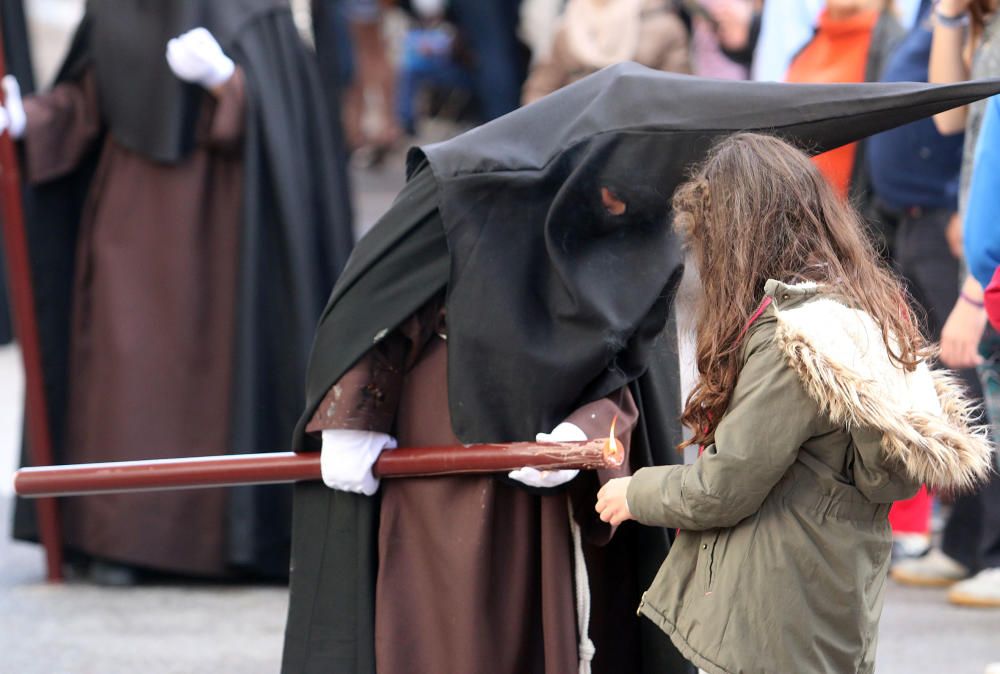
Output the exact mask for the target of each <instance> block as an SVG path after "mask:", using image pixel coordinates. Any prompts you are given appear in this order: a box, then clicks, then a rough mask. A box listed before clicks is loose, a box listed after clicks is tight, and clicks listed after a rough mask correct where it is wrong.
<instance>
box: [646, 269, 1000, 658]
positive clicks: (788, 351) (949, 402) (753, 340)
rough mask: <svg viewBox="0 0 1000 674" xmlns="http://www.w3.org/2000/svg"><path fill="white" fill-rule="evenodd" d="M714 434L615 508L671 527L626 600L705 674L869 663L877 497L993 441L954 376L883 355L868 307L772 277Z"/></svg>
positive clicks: (893, 493)
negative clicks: (663, 547)
mask: <svg viewBox="0 0 1000 674" xmlns="http://www.w3.org/2000/svg"><path fill="white" fill-rule="evenodd" d="M765 292H766V294H767V296H769V297H770V298H771V299H772V303H771V305H770V306H769V307H768V308H767V309H766V311H765V312H764V313H763V314H762V315H761V317H760V318H759V319H758V320H757V321H755V322H754V324H753V325H752V327H751V329H750V330H749V331H748V333H747V335H746V336H745V337H744V346H743V365H742V369H741V371H740V374H739V377H738V379H737V383H736V387H735V390H734V393H733V397H732V401H731V402H730V405H729V408H728V410H727V412H726V414H725V415H724V416H723V418H722V419H721V420H720V422H719V425H718V427H717V429H716V433H715V441H714V443H713V444H712V445H710V446H708V447H706V448H705V451H704V452H703V453H702V455H701V456H700V457H699V459H698V460H697V461H696V462H695V463H694V464H692V465H687V466H660V467H653V468H643V469H641V470H639V471H638V472H637V473H636V474H635V476H634V477H633V478H632V480H631V482H630V484H629V488H628V494H627V500H628V504H629V508H630V510H631V512H632V514H633V516H634V517H635V518H636V519H637V520H638V521H639V522H641V523H643V524H648V525H652V526H662V527H678V528H680V529H681V532H680V533H679V535H678V538H677V541H676V543H675V544H674V546H673V547H672V548H671V551H670V554H669V556H668V557H667V559H666V561H665V562H664V564H663V566H662V568H661V569H660V572H659V574H658V575H657V576H656V578H655V580H654V582H653V584H652V585H651V586H650V588H649V590H648V591H647V592H646V593H645V594H644V595H643V599H642V603H641V604H640V606H639V613H640V615H644V616H646V617H647V618H649V619H650V620H652V621H653V622H654V623H656V624H657V625H658V626H659V627H660V628H661V629H663V630H664V631H665V632H666V633H667V634H668V635H669V636H670V638H671V639H672V640H673V642H674V644H675V645H676V646H677V647H678V648H679V649H680V651H681V653H683V654H684V656H685V657H687V658H688V659H690V660H691V661H692V662H693V663H694V664H696V665H697V666H698V667H700V668H701V669H704V670H705V671H707V672H709V674H744V673H746V674H751V673H752V674H763V673H765V672H766V673H767V674H810V673H814V672H815V673H820V672H822V673H829V674H847V673H848V672H851V673H854V672H871V671H873V669H874V664H875V645H876V637H877V631H878V620H879V616H880V614H881V611H882V604H883V599H884V594H885V583H886V575H887V572H888V568H889V552H890V547H891V532H890V529H889V523H888V519H887V516H888V512H889V507H890V505H891V504H892V502H893V501H896V500H899V499H904V498H908V497H910V496H912V495H913V494H914V493H915V492H916V491H917V489H918V487H919V486H920V485H921V484H927V485H929V486H930V487H932V488H934V489H938V490H956V489H967V488H970V487H972V486H973V485H975V484H976V483H977V482H978V481H979V480H981V479H983V478H984V476H985V475H987V473H988V472H989V470H990V463H991V461H990V451H991V450H990V446H989V444H988V441H987V440H986V436H985V431H984V429H982V428H975V427H973V424H972V420H973V416H974V414H973V411H972V407H971V406H970V404H969V403H968V402H967V401H965V400H964V399H963V398H962V395H961V393H960V391H959V389H958V388H957V387H956V385H955V384H954V383H953V381H952V380H951V378H950V377H949V376H948V375H947V374H946V373H944V372H941V371H935V370H931V369H930V368H928V367H927V366H926V364H921V365H920V366H919V367H918V368H917V369H916V370H915V371H914V372H905V371H904V370H903V369H902V368H900V367H898V366H897V365H896V364H895V363H894V362H893V361H891V360H890V358H889V356H888V352H887V350H886V348H885V345H884V342H883V339H882V334H881V331H880V330H879V328H878V327H877V326H876V325H875V323H874V322H873V321H872V319H871V318H870V317H869V316H868V315H867V314H865V313H863V312H861V311H858V310H855V309H852V308H849V307H848V306H846V305H845V304H843V303H841V302H839V301H837V299H835V297H834V296H833V295H827V294H824V292H823V291H822V290H821V289H820V288H818V287H817V286H815V285H813V284H801V285H794V286H790V285H785V284H782V283H779V282H777V281H769V282H768V283H767V285H766V288H765Z"/></svg>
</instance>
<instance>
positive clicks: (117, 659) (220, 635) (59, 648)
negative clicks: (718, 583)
mask: <svg viewBox="0 0 1000 674" xmlns="http://www.w3.org/2000/svg"><path fill="white" fill-rule="evenodd" d="M400 175H401V170H400V167H399V164H398V163H396V164H394V165H393V167H392V168H391V170H389V171H387V172H385V173H382V174H376V173H371V172H368V173H365V174H362V175H360V176H359V178H358V180H357V181H356V186H357V187H358V188H359V189H360V191H361V193H362V197H361V198H360V200H359V202H358V203H357V205H356V206H357V212H358V215H359V218H358V220H359V222H360V223H361V227H360V228H361V229H364V228H365V226H366V225H367V224H369V223H370V222H371V221H372V220H373V219H374V218H375V217H377V215H378V213H379V212H381V210H383V209H384V208H385V206H386V205H387V203H388V202H389V200H391V198H392V196H393V195H394V194H395V191H396V189H397V187H398V184H399V181H400V180H401V178H400ZM20 395H21V374H20V368H19V363H18V355H17V353H16V351H15V350H14V349H13V348H11V347H7V348H2V349H0V674H134V673H136V672H141V673H142V674H175V673H176V674H193V673H202V672H212V673H222V674H228V673H230V672H233V673H236V672H239V673H240V674H258V673H260V674H269V673H273V672H277V670H278V663H279V660H280V650H281V632H282V629H283V623H284V614H285V606H286V597H285V592H284V590H283V589H282V588H276V587H249V588H243V587H214V586H196V587H191V586H185V587H182V586H161V587H144V588H141V589H132V590H107V589H97V588H94V587H89V586H86V585H82V584H72V583H70V584H66V585H61V586H50V585H46V584H45V583H44V582H43V565H42V558H41V555H40V553H39V550H38V549H37V547H36V546H31V545H25V544H20V543H13V542H11V541H10V540H9V537H8V533H7V532H8V526H9V521H10V512H9V511H10V489H9V484H8V482H7V480H6V477H5V476H6V475H7V474H8V471H9V470H12V469H13V467H14V462H15V456H16V451H15V448H16V447H17V442H18V440H17V437H18V434H19V426H20V422H19V415H20V402H19V401H20ZM831 600H833V601H835V600H836V598H831ZM880 638H881V642H880V644H881V645H880V651H879V668H878V671H879V672H881V673H887V674H911V673H913V674H924V673H925V674H982V672H983V668H984V666H985V664H986V663H987V662H991V661H1000V612H988V611H978V610H972V609H958V608H952V607H949V606H948V605H947V604H946V603H945V601H944V596H943V593H941V592H940V591H921V590H908V589H903V588H899V587H896V586H892V587H890V588H889V597H888V602H887V605H886V609H885V614H884V617H883V620H882V632H881V637H880ZM331 674H336V673H331ZM415 674H422V673H415ZM442 674H447V673H442ZM462 674H465V673H462ZM622 674H628V673H622ZM843 674H847V673H843Z"/></svg>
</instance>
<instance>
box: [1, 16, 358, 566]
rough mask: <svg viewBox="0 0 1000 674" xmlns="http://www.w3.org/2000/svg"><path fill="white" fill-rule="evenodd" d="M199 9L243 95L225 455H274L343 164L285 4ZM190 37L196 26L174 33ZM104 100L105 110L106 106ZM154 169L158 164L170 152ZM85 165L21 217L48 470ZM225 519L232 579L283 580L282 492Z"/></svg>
mask: <svg viewBox="0 0 1000 674" xmlns="http://www.w3.org/2000/svg"><path fill="white" fill-rule="evenodd" d="M177 4H178V5H181V4H185V5H190V4H193V3H191V2H190V0H183V2H178V3H177ZM109 6H110V7H111V9H112V11H113V10H114V7H115V6H114V4H111V5H108V4H107V3H106V2H104V3H103V4H102V3H94V5H93V6H92V8H91V9H95V8H96V9H103V10H105V11H106V9H107V7H109ZM199 11H201V14H200V15H199V16H197V17H196V18H197V21H196V23H195V24H194V25H207V26H208V27H209V28H210V29H211V30H212V32H213V34H215V36H216V38H217V39H218V40H219V42H220V44H221V46H222V48H223V50H224V51H225V52H226V54H227V55H229V56H230V57H231V58H232V59H233V60H234V61H235V62H236V64H237V65H238V66H239V67H240V69H241V71H242V72H243V74H244V77H245V79H246V86H247V113H246V114H247V117H246V123H245V135H244V141H243V142H244V145H243V154H242V156H243V166H244V180H243V195H244V197H243V200H244V201H243V207H242V216H241V219H242V222H241V230H240V232H241V237H240V240H241V242H240V250H239V253H238V255H239V277H238V282H237V297H236V302H237V325H236V326H235V331H234V333H235V343H234V345H233V352H234V368H233V371H234V381H233V384H232V390H233V393H234V395H233V399H232V412H231V418H230V419H229V420H228V425H229V428H230V443H229V446H230V448H231V452H233V453H257V452H269V451H276V450H280V449H284V448H285V447H286V446H287V439H288V433H289V432H290V430H291V429H292V428H293V427H294V424H295V419H296V418H297V415H298V413H299V411H300V410H301V406H302V389H301V378H302V375H303V373H304V371H305V366H306V356H307V353H308V348H309V342H310V339H311V335H312V333H313V330H314V328H315V325H316V321H317V318H318V316H319V314H320V312H321V310H322V307H323V303H324V301H325V296H326V293H327V291H328V289H329V287H330V286H331V285H332V284H333V282H334V281H335V279H336V278H337V276H338V274H339V271H340V269H341V267H342V266H343V263H344V261H345V260H346V258H347V255H348V254H349V251H350V248H351V246H352V239H353V235H352V232H351V222H350V220H351V217H350V208H349V201H348V195H347V193H346V186H347V181H346V175H345V167H344V163H343V157H342V153H340V152H338V147H339V142H338V139H337V138H335V129H334V127H333V125H332V124H331V123H330V121H329V115H328V113H327V99H326V95H325V93H324V91H323V88H322V86H321V84H320V81H319V78H318V74H317V70H316V65H315V62H314V59H313V56H312V55H311V54H310V53H309V52H307V50H306V49H305V48H304V46H303V44H302V42H301V39H300V37H299V35H298V33H297V31H296V29H295V27H294V24H293V22H292V18H291V14H290V11H289V10H288V8H287V5H286V3H284V2H281V1H280V0H238V1H234V2H227V3H201V9H200V10H199ZM95 20H100V14H97V15H89V16H88V17H85V19H84V22H83V24H81V28H80V30H79V31H78V33H77V36H76V38H75V40H74V44H73V46H72V47H71V50H70V54H69V57H68V58H67V62H66V64H65V65H64V66H63V69H62V72H61V75H60V79H66V78H72V77H75V76H77V75H79V73H80V72H81V71H82V70H83V69H86V68H91V67H95V66H99V65H100V63H101V59H100V58H98V54H99V50H97V49H95V48H94V44H93V41H92V36H93V33H92V31H93V27H94V22H95ZM190 27H194V26H193V25H191V26H185V27H184V28H190ZM156 51H157V53H158V56H157V57H156V58H157V59H162V52H160V50H159V49H157V50H156ZM98 79H99V80H100V73H98ZM202 95H204V94H202ZM109 103H110V105H111V106H112V107H114V101H113V100H111V101H109ZM102 107H103V106H102ZM184 114H185V113H184V111H183V110H181V111H180V112H178V115H181V116H183V115H184ZM105 121H106V122H111V123H110V124H109V126H110V127H111V128H110V131H109V132H110V133H115V134H116V139H117V140H120V141H122V142H123V143H126V144H127V143H133V145H134V146H135V147H134V149H135V150H136V151H137V152H145V151H146V150H147V149H148V150H149V152H150V155H149V156H150V157H151V158H155V157H158V156H160V154H159V151H160V150H161V149H162V148H163V147H169V144H168V145H163V144H159V145H155V146H151V148H146V147H144V146H143V143H145V142H147V141H149V142H152V139H156V138H158V136H157V134H158V133H159V132H160V131H161V130H162V129H160V128H157V129H151V130H150V134H149V136H148V137H145V136H141V135H140V136H136V137H135V139H134V140H133V139H132V137H130V136H129V135H128V134H129V133H132V132H133V131H134V128H135V127H134V126H129V125H125V126H123V127H121V129H122V131H121V134H122V136H121V137H119V136H118V135H117V134H118V132H116V126H115V124H114V121H115V120H114V119H113V118H112V119H109V120H105ZM126 121H127V120H126ZM161 126H162V125H161ZM183 135H184V134H183V133H181V134H179V135H174V136H169V135H168V136H165V137H167V138H168V140H169V141H170V142H173V139H175V138H180V140H179V141H177V142H178V144H177V148H178V149H179V151H183V150H184V144H183V140H184V138H183ZM100 145H101V144H100V143H98V144H97V146H98V147H99V146H100ZM163 158H164V159H165V160H169V154H167V155H164V157H163ZM93 159H95V158H91V159H90V160H89V161H85V162H84V163H83V165H81V166H80V167H79V169H78V170H77V171H76V172H75V173H74V174H73V175H71V176H68V177H67V178H64V179H62V180H58V181H54V184H45V185H42V186H40V187H38V188H36V189H34V190H32V192H33V195H31V200H32V203H33V202H35V201H37V202H38V203H37V209H33V210H31V211H29V215H28V218H29V220H28V222H29V223H31V225H30V226H29V232H42V233H43V234H42V236H43V237H48V238H54V237H58V240H57V241H47V240H38V239H37V235H36V237H33V240H32V241H30V244H31V255H32V258H33V259H32V266H33V272H34V276H35V278H36V279H43V284H44V285H42V286H40V287H38V293H37V295H38V297H37V304H38V307H39V313H40V323H41V330H42V342H43V345H42V346H43V357H44V360H45V362H44V366H45V369H46V375H45V376H46V392H47V394H48V396H49V400H48V405H49V411H50V417H51V423H52V426H53V431H54V436H55V438H56V448H55V449H56V457H57V461H58V460H59V456H60V452H61V448H62V446H63V443H64V442H65V438H64V436H65V429H64V428H63V426H64V420H65V400H66V394H65V377H66V362H65V361H66V352H67V340H68V326H67V321H68V317H69V314H70V312H71V308H70V306H69V295H70V293H69V290H70V287H71V283H72V278H73V269H72V267H73V250H74V249H75V228H76V225H77V223H78V222H79V219H80V208H81V205H82V196H83V195H84V194H85V193H86V188H87V184H88V181H89V179H90V175H91V173H92V168H93V164H92V162H93ZM35 196H37V197H38V198H37V200H36V199H35ZM53 307H54V308H56V310H53V309H51V308H53ZM137 458H138V457H137ZM27 511H28V509H27V508H21V509H20V512H19V516H18V517H17V518H16V524H17V526H16V529H15V533H16V535H18V536H19V537H23V538H35V527H34V524H33V522H31V521H30V520H31V518H30V516H26V515H28V513H27ZM228 512H229V526H228V534H227V536H228V541H229V543H228V546H227V557H228V559H229V562H230V563H231V564H232V566H233V568H234V569H243V570H248V571H252V572H254V573H261V574H266V575H272V576H282V575H284V574H285V573H287V559H288V557H287V553H288V544H289V540H288V539H289V529H288V521H289V520H290V517H291V516H290V493H289V490H288V489H287V488H283V487H267V488H240V489H234V490H232V491H231V492H230V494H229V508H228Z"/></svg>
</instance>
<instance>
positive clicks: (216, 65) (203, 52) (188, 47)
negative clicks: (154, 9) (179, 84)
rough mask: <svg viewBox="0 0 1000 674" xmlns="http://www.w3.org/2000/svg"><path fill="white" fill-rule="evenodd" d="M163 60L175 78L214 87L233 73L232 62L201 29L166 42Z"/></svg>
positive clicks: (207, 33)
mask: <svg viewBox="0 0 1000 674" xmlns="http://www.w3.org/2000/svg"><path fill="white" fill-rule="evenodd" d="M167 63H168V64H169V65H170V69H171V70H172V71H173V72H174V75H177V77H178V78H180V79H182V80H184V81H185V82H194V83H195V84H200V85H201V86H203V87H205V88H206V89H214V88H215V87H217V86H219V85H220V84H222V83H223V82H226V81H227V80H228V79H229V78H230V77H232V76H233V72H234V71H235V70H236V64H235V63H233V60H232V59H231V58H229V57H228V56H226V55H225V54H224V53H223V51H222V47H220V46H219V43H218V42H216V40H215V38H214V37H213V36H212V34H211V33H209V32H208V30H207V29H205V28H194V29H192V30H189V31H188V32H186V33H183V34H182V35H178V36H177V37H175V38H174V39H172V40H170V41H169V42H167Z"/></svg>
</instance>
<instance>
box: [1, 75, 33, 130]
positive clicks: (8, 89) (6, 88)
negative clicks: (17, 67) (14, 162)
mask: <svg viewBox="0 0 1000 674" xmlns="http://www.w3.org/2000/svg"><path fill="white" fill-rule="evenodd" d="M2 84H3V99H4V105H3V107H2V108H0V133H3V132H4V131H10V137H11V138H13V139H14V140H17V139H18V138H20V137H21V136H23V135H24V128H25V127H26V126H27V125H28V118H27V117H25V115H24V103H23V102H22V101H21V85H20V84H18V83H17V78H16V77H14V76H13V75H6V76H4V78H3V81H2Z"/></svg>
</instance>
